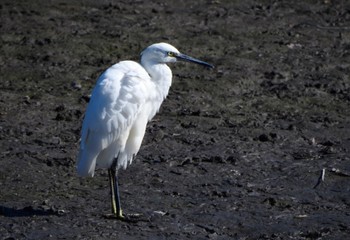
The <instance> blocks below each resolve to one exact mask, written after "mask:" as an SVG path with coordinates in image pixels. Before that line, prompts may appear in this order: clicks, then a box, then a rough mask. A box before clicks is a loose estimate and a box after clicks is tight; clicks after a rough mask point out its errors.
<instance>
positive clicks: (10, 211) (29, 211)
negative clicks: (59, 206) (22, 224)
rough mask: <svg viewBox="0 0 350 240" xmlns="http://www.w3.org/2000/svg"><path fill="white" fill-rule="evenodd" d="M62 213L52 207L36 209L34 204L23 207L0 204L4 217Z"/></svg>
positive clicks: (0, 210) (1, 213)
mask: <svg viewBox="0 0 350 240" xmlns="http://www.w3.org/2000/svg"><path fill="white" fill-rule="evenodd" d="M50 215H60V214H59V212H58V211H57V210H54V209H52V208H48V209H40V208H38V209H35V208H34V207H33V206H26V207H24V208H21V209H16V208H12V207H5V206H0V216H4V217H32V216H50Z"/></svg>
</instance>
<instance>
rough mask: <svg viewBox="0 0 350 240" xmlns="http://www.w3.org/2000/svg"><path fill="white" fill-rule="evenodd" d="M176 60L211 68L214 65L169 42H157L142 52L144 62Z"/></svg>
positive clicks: (169, 61)
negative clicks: (181, 51) (180, 50)
mask: <svg viewBox="0 0 350 240" xmlns="http://www.w3.org/2000/svg"><path fill="white" fill-rule="evenodd" d="M176 61H186V62H193V63H197V64H200V65H203V66H206V67H209V68H213V67H214V66H213V65H210V64H209V63H206V62H203V61H201V60H198V59H195V58H193V57H190V56H187V55H185V54H182V53H180V52H179V50H177V49H176V48H175V47H173V46H171V45H170V44H168V43H155V44H152V45H151V46H149V47H147V48H146V49H145V50H143V51H142V52H141V62H142V63H146V62H147V63H171V62H176Z"/></svg>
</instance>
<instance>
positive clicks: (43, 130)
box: [0, 0, 350, 239]
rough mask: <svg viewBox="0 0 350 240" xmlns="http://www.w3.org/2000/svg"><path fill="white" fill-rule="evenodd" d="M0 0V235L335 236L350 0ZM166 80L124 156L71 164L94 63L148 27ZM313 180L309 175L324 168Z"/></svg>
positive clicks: (129, 53)
mask: <svg viewBox="0 0 350 240" xmlns="http://www.w3.org/2000/svg"><path fill="white" fill-rule="evenodd" d="M111 2H112V1H104V0H102V1H92V0H90V1H75V0H69V1H68V0H61V1H24V0H22V1H12V0H2V1H1V2H0V31H1V38H0V72H1V73H0V144H1V145H0V166H1V167H0V238H1V239H230V238H231V239H346V238H348V237H349V236H350V225H349V223H350V155H349V152H350V79H349V76H350V61H349V60H350V3H349V1H332V0H328V1H327V0H322V1H321V0H318V1H287V0H285V1H254V0H248V1H224V0H222V1H208V0H203V1H184V0H180V1H163V0H162V1H161V0H158V1H153V2H151V1H143V0H138V1H115V2H112V3H111ZM162 41H164V42H168V43H170V44H172V45H174V46H175V47H177V48H178V49H179V50H180V51H181V52H183V53H185V54H189V55H191V56H193V57H197V58H199V59H202V60H204V61H207V62H209V63H211V64H213V65H215V66H216V68H215V69H214V70H207V69H204V68H202V67H201V66H197V65H191V64H186V63H178V64H174V65H171V68H172V70H173V73H174V81H173V86H172V88H171V90H170V94H169V96H168V98H167V99H166V101H165V102H164V104H163V106H162V107H161V111H160V113H159V114H158V115H157V116H156V117H155V119H154V120H153V121H152V122H150V123H149V126H148V129H147V133H146V137H145V139H144V142H143V145H142V147H141V150H140V152H139V154H138V156H137V158H136V160H135V161H134V162H133V164H132V165H131V166H129V167H128V168H127V170H126V171H120V188H121V198H122V199H121V200H122V204H123V209H124V212H126V213H140V214H142V215H143V219H142V221H137V222H132V223H130V222H122V221H118V220H111V219H107V218H105V217H104V216H105V214H107V213H109V212H110V202H109V201H110V200H109V189H108V178H107V173H106V171H104V170H99V171H98V172H97V173H96V175H95V177H94V178H79V177H78V176H77V174H76V171H75V164H76V156H77V149H78V143H79V137H80V127H81V123H82V117H83V115H84V111H85V107H86V105H87V101H88V96H89V94H90V93H91V90H92V88H93V86H94V84H95V81H96V79H97V77H98V76H99V74H101V72H102V71H103V70H104V69H106V68H108V67H109V66H110V65H112V64H113V63H115V62H118V61H120V60H125V59H132V60H137V59H138V57H139V53H140V51H141V50H142V49H143V48H145V47H147V46H148V45H150V44H152V43H155V42H162ZM323 169H325V176H324V181H321V183H320V184H319V185H318V186H317V187H316V188H314V186H315V184H316V183H317V181H318V179H319V177H320V174H321V172H322V170H323Z"/></svg>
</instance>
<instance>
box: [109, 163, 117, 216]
mask: <svg viewBox="0 0 350 240" xmlns="http://www.w3.org/2000/svg"><path fill="white" fill-rule="evenodd" d="M114 176H115V170H113V169H108V178H109V187H110V190H111V203H112V214H113V215H115V216H116V215H117V206H116V201H115V192H114V191H115V182H114Z"/></svg>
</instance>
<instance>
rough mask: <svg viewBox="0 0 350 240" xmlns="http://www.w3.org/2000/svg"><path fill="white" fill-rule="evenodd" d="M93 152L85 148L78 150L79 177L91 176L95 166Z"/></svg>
mask: <svg viewBox="0 0 350 240" xmlns="http://www.w3.org/2000/svg"><path fill="white" fill-rule="evenodd" d="M96 158H97V156H96V155H95V154H89V153H88V151H86V150H82V149H81V150H80V152H79V156H78V165H77V172H78V175H79V176H81V177H93V176H94V173H95V168H96Z"/></svg>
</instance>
